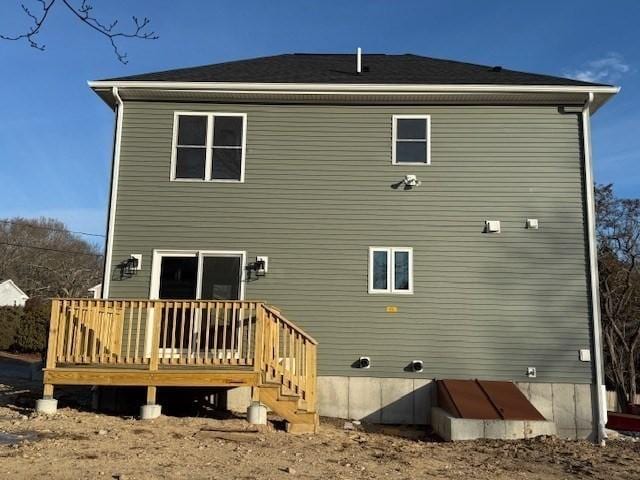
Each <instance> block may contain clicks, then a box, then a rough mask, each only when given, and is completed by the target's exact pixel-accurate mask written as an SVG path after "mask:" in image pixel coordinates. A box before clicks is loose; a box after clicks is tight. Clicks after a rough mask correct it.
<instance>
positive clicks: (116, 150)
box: [102, 87, 124, 299]
mask: <svg viewBox="0 0 640 480" xmlns="http://www.w3.org/2000/svg"><path fill="white" fill-rule="evenodd" d="M112 94H113V98H115V100H116V102H117V106H116V128H115V134H114V137H115V138H114V140H113V163H112V165H111V194H110V200H109V219H108V224H107V249H106V253H105V257H104V274H103V277H102V298H103V299H106V298H109V287H110V284H111V269H112V258H111V257H112V255H113V228H114V223H115V218H116V199H117V197H118V174H119V172H120V141H121V138H122V116H123V113H124V104H123V103H122V98H120V94H119V93H118V87H113V89H112Z"/></svg>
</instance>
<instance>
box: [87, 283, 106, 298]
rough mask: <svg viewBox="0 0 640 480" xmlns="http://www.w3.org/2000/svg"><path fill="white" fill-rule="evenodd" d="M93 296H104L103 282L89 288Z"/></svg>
mask: <svg viewBox="0 0 640 480" xmlns="http://www.w3.org/2000/svg"><path fill="white" fill-rule="evenodd" d="M87 291H88V292H89V293H90V294H91V295H92V296H93V298H102V284H101V283H99V284H98V285H96V286H94V287H91V288H89V289H88V290H87Z"/></svg>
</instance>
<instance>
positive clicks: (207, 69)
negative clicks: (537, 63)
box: [108, 53, 602, 86]
mask: <svg viewBox="0 0 640 480" xmlns="http://www.w3.org/2000/svg"><path fill="white" fill-rule="evenodd" d="M362 65H363V72H362V73H361V74H357V73H356V56H355V54H308V53H293V54H285V55H276V56H271V57H260V58H253V59H248V60H238V61H233V62H225V63H217V64H212V65H204V66H200V67H190V68H180V69H177V70H167V71H164V72H154V73H145V74H141V75H131V76H127V77H119V78H111V79H108V81H114V80H117V81H127V80H128V81H160V82H169V81H171V82H249V83H343V84H344V83H352V84H358V83H367V84H420V85H430V84H431V85H449V84H453V85H555V86H560V85H561V86H565V85H567V86H570V85H574V86H578V85H584V86H594V85H600V86H601V85H602V84H594V83H589V82H582V81H579V80H572V79H568V78H563V77H554V76H550V75H539V74H535V73H525V72H517V71H514V70H508V69H505V68H500V67H497V68H496V67H489V66H486V65H476V64H472V63H464V62H455V61H452V60H442V59H437V58H430V57H423V56H420V55H412V54H404V55H385V54H364V55H363V57H362Z"/></svg>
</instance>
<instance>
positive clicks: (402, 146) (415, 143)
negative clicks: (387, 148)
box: [392, 115, 431, 165]
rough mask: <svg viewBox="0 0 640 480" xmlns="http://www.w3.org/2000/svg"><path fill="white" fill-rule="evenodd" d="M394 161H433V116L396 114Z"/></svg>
mask: <svg viewBox="0 0 640 480" xmlns="http://www.w3.org/2000/svg"><path fill="white" fill-rule="evenodd" d="M392 150H393V151H392V162H393V164H394V165H429V164H430V163H431V117H430V116H429V115H394V116H393V146H392Z"/></svg>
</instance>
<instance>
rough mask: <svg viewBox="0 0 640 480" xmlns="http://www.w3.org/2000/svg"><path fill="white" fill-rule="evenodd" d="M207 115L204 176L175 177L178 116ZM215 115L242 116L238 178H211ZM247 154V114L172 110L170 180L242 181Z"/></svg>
mask: <svg viewBox="0 0 640 480" xmlns="http://www.w3.org/2000/svg"><path fill="white" fill-rule="evenodd" d="M187 115H191V116H194V117H207V140H206V146H205V147H204V148H205V149H206V156H205V165H204V174H205V178H204V179H200V178H176V158H177V152H178V121H179V117H180V116H187ZM215 116H224V117H242V156H241V160H240V180H233V179H218V178H211V174H212V168H211V167H212V161H213V160H212V157H213V122H214V117H215ZM246 155H247V114H246V113H234V112H173V138H172V141H171V177H170V180H171V181H172V182H216V183H244V167H245V159H246Z"/></svg>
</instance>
